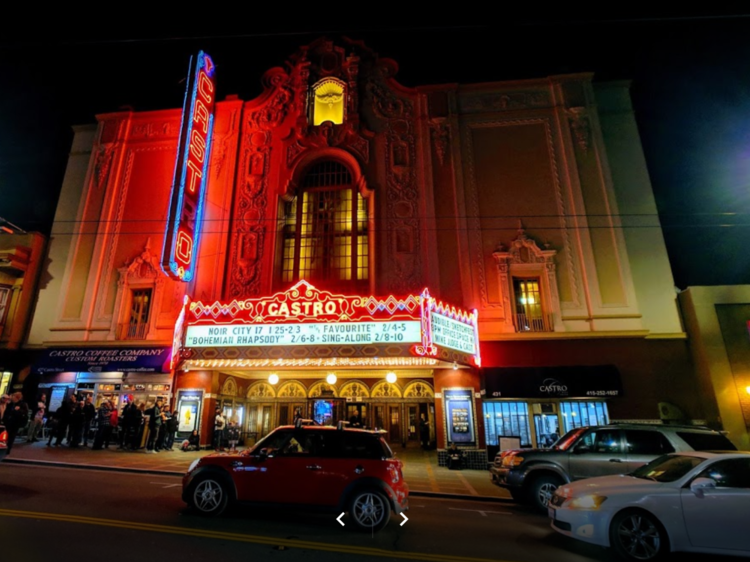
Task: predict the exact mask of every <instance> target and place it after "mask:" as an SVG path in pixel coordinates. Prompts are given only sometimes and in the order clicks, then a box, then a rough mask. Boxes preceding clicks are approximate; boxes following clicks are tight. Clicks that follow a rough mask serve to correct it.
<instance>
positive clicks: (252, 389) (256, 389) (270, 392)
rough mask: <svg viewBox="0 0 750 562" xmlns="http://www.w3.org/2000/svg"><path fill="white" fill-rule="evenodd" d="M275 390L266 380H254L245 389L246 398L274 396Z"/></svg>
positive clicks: (255, 398) (254, 398) (256, 398)
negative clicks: (254, 381)
mask: <svg viewBox="0 0 750 562" xmlns="http://www.w3.org/2000/svg"><path fill="white" fill-rule="evenodd" d="M275 397H276V392H275V391H274V389H273V386H271V385H270V384H268V383H267V382H256V383H253V384H251V385H250V386H249V387H248V389H247V398H250V399H251V400H258V399H263V398H275Z"/></svg>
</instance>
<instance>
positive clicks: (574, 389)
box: [483, 365, 622, 399]
mask: <svg viewBox="0 0 750 562" xmlns="http://www.w3.org/2000/svg"><path fill="white" fill-rule="evenodd" d="M483 376H484V396H485V398H488V399H489V398H592V397H594V398H614V397H616V396H621V395H622V383H621V381H620V372H619V371H618V370H617V367H615V366H614V365H577V366H560V367H490V368H485V369H484V370H483Z"/></svg>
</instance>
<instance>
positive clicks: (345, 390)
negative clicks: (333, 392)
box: [339, 381, 370, 398]
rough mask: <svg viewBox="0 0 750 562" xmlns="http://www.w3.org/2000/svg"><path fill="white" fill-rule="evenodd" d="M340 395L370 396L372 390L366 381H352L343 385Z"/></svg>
mask: <svg viewBox="0 0 750 562" xmlns="http://www.w3.org/2000/svg"><path fill="white" fill-rule="evenodd" d="M339 396H341V397H342V398H369V397H370V391H369V390H368V388H367V385H365V384H364V383H361V382H358V381H351V382H348V383H346V384H345V385H344V386H342V387H341V391H340V392H339Z"/></svg>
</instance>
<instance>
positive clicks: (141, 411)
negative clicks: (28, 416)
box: [29, 394, 178, 453]
mask: <svg viewBox="0 0 750 562" xmlns="http://www.w3.org/2000/svg"><path fill="white" fill-rule="evenodd" d="M34 419H36V417H35V418H34ZM177 425H178V418H177V412H176V411H175V412H170V411H169V408H168V407H167V406H166V405H165V404H164V402H163V400H162V399H161V398H159V399H157V400H156V403H155V404H154V406H153V407H152V408H148V409H146V404H145V403H144V402H141V403H139V404H136V403H135V401H131V402H128V403H127V404H125V406H124V407H123V408H122V410H121V411H119V412H118V410H117V407H116V406H115V403H114V402H113V401H112V400H104V401H102V402H101V404H100V405H99V407H98V408H96V407H95V406H94V404H93V401H92V397H91V395H87V396H86V397H85V398H80V397H78V396H76V395H75V394H72V395H70V396H69V397H68V398H67V399H65V400H63V402H62V404H61V405H60V407H59V408H58V409H57V410H55V412H53V413H51V414H50V415H49V416H48V417H47V426H48V428H49V438H48V440H47V446H48V447H53V446H54V447H60V446H61V445H67V446H69V447H72V448H75V447H80V446H84V447H87V446H88V443H89V440H91V441H92V444H91V449H92V450H102V449H108V448H109V447H110V445H112V444H116V445H117V448H118V449H123V450H126V451H137V450H139V449H141V448H142V442H143V434H144V432H145V431H146V430H148V439H147V444H146V452H147V453H149V452H159V451H161V450H169V449H172V447H173V445H174V438H175V433H176V432H177ZM36 435H37V431H36V430H35V429H30V430H29V441H30V442H34V441H38V439H36ZM53 441H54V442H53Z"/></svg>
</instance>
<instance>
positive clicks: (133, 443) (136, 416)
mask: <svg viewBox="0 0 750 562" xmlns="http://www.w3.org/2000/svg"><path fill="white" fill-rule="evenodd" d="M145 412H146V404H144V403H143V402H141V403H140V404H138V406H137V407H136V409H135V410H133V429H132V430H131V433H130V436H131V440H130V450H131V451H137V450H138V449H140V448H141V443H143V432H144V431H145V428H146V414H145Z"/></svg>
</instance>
